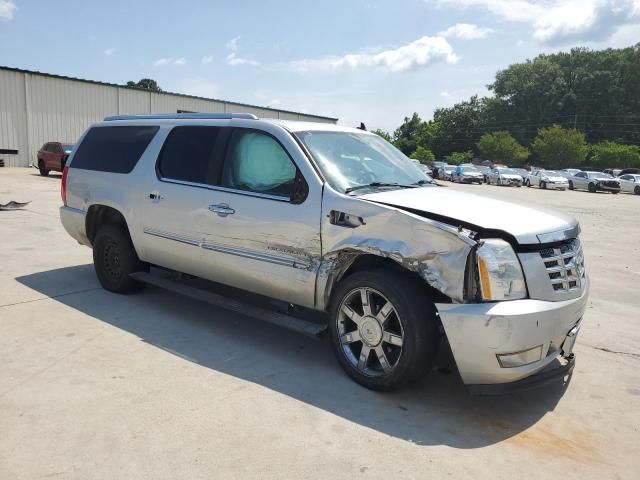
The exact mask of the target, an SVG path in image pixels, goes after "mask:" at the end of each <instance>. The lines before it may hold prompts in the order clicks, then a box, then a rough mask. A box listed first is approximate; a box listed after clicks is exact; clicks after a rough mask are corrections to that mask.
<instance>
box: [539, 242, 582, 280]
mask: <svg viewBox="0 0 640 480" xmlns="http://www.w3.org/2000/svg"><path fill="white" fill-rule="evenodd" d="M540 256H541V257H542V260H543V262H544V266H545V268H546V269H547V274H548V275H549V280H550V281H551V286H552V287H553V290H554V291H556V292H571V291H574V290H578V289H581V288H582V285H583V282H584V278H585V269H584V255H583V254H582V246H581V245H580V240H578V239H577V238H576V239H574V240H570V241H569V242H566V243H564V244H562V245H560V246H558V247H553V248H545V249H543V250H540Z"/></svg>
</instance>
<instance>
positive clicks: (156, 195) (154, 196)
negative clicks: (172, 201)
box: [149, 190, 164, 200]
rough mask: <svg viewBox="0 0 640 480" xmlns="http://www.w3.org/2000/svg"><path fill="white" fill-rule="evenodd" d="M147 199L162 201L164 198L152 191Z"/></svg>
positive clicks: (157, 192)
mask: <svg viewBox="0 0 640 480" xmlns="http://www.w3.org/2000/svg"><path fill="white" fill-rule="evenodd" d="M149 198H150V199H151V200H162V199H163V198H164V197H163V196H162V195H160V192H159V191H157V190H154V191H153V192H151V193H150V194H149Z"/></svg>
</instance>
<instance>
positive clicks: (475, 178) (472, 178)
mask: <svg viewBox="0 0 640 480" xmlns="http://www.w3.org/2000/svg"><path fill="white" fill-rule="evenodd" d="M451 177H452V181H454V182H457V183H478V184H481V183H482V182H484V176H483V175H482V172H480V170H478V169H477V168H476V167H475V166H473V165H458V166H457V167H456V168H455V169H454V170H453V174H452V176H451Z"/></svg>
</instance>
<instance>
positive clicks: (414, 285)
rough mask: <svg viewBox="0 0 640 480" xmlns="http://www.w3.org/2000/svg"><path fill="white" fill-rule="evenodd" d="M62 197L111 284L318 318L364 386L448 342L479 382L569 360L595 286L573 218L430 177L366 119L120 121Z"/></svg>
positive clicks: (541, 371) (530, 374) (90, 151)
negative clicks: (221, 294) (262, 302)
mask: <svg viewBox="0 0 640 480" xmlns="http://www.w3.org/2000/svg"><path fill="white" fill-rule="evenodd" d="M62 199H63V202H64V206H62V207H61V209H60V216H61V219H62V224H63V225H64V227H65V229H66V230H67V232H69V234H70V235H71V236H72V237H73V238H75V239H76V240H77V241H78V242H80V243H82V244H84V245H87V246H89V247H92V248H93V259H94V263H95V270H96V274H97V276H98V279H99V280H100V283H101V284H102V286H103V287H104V288H106V289H107V290H109V291H112V292H117V293H132V292H135V291H137V290H139V289H140V288H141V286H142V285H143V284H142V283H141V282H140V280H141V279H142V280H145V279H147V280H148V278H150V277H152V276H153V272H154V271H156V270H158V271H161V272H166V271H167V270H169V271H174V272H180V273H184V274H187V276H189V277H190V276H195V277H199V278H202V279H205V280H210V281H214V282H218V283H221V284H225V285H228V286H232V287H236V288H240V289H243V290H246V291H249V292H253V293H256V294H260V295H263V296H267V297H270V298H272V299H277V300H279V301H281V302H282V303H285V304H292V305H295V306H296V308H299V309H303V311H309V312H310V314H309V317H311V316H313V315H311V314H312V313H313V312H311V311H310V310H309V309H311V310H316V311H320V312H323V314H321V315H316V316H319V317H320V318H321V319H323V320H322V322H323V326H324V328H326V329H327V330H328V333H329V337H330V341H331V344H332V346H333V350H334V352H335V354H336V357H337V359H338V361H339V363H340V365H341V366H342V368H343V369H344V370H345V371H346V373H347V374H348V375H349V376H351V377H352V378H353V379H354V380H356V381H357V382H359V383H361V384H362V385H364V386H366V387H369V388H373V389H378V390H390V389H394V388H397V387H399V386H401V385H404V384H406V383H408V382H410V381H412V380H416V379H417V378H419V377H421V376H422V375H423V374H425V373H426V372H428V371H429V370H430V369H431V367H432V365H433V361H434V357H435V354H436V351H437V349H438V346H439V345H440V344H442V343H445V342H446V341H448V343H449V345H450V347H451V351H452V353H453V357H454V359H455V362H456V365H457V368H458V370H459V372H460V375H461V377H462V380H463V381H464V383H465V384H466V385H467V386H468V388H469V389H470V390H471V391H472V392H502V391H507V390H509V389H511V388H518V387H521V386H530V385H534V384H539V383H543V382H546V381H548V380H550V379H557V378H558V377H561V376H562V377H564V376H565V375H567V374H568V373H569V372H570V371H571V369H572V368H573V354H572V349H573V344H574V342H575V338H576V334H577V332H578V329H579V328H580V324H581V320H582V316H583V312H584V309H585V304H586V301H587V290H588V280H587V276H586V274H585V270H584V261H583V255H582V249H581V245H580V240H579V238H578V234H579V231H580V229H579V226H578V224H577V222H576V220H575V219H573V218H572V217H568V216H566V215H563V214H560V213H556V212H549V211H544V210H539V209H537V208H533V207H524V206H518V205H514V204H511V203H508V202H505V201H500V200H495V199H490V198H485V197H482V196H477V195H472V194H466V193H461V192H459V191H455V190H453V189H452V188H447V187H442V186H439V185H436V184H433V183H432V182H431V180H430V178H429V177H428V176H427V175H425V174H424V173H423V172H422V171H421V170H420V168H418V167H417V166H416V165H415V164H414V163H413V162H412V161H411V160H409V159H408V158H407V157H405V156H404V155H403V154H402V153H401V152H400V151H398V150H397V149H396V148H395V147H393V146H392V145H391V144H389V143H387V142H386V141H385V140H383V139H382V138H380V137H379V136H377V135H374V134H371V133H368V132H366V131H362V130H359V129H352V128H346V127H341V126H335V125H327V124H313V123H304V122H288V121H279V120H261V119H257V118H256V117H254V116H253V115H248V114H225V115H214V114H211V115H205V114H180V115H155V116H119V117H110V118H106V119H105V121H104V122H101V123H98V124H95V125H93V126H92V127H91V128H90V129H89V130H88V131H87V132H85V133H84V135H83V136H82V138H81V139H80V142H79V144H78V147H77V149H76V150H75V151H74V152H73V154H72V155H71V157H70V159H69V161H68V162H67V164H66V168H65V171H64V173H63V182H62ZM150 267H151V268H150ZM157 267H160V268H157ZM149 271H151V273H145V272H149ZM183 276H184V275H183ZM192 296H194V295H192ZM195 296H196V297H197V295H195ZM305 309H307V310H305ZM445 345H446V343H445Z"/></svg>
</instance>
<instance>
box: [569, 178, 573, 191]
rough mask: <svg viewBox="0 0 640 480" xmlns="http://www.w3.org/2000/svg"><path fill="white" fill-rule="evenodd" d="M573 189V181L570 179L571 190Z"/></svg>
mask: <svg viewBox="0 0 640 480" xmlns="http://www.w3.org/2000/svg"><path fill="white" fill-rule="evenodd" d="M573 189H574V187H573V182H572V181H571V180H569V190H573Z"/></svg>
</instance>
